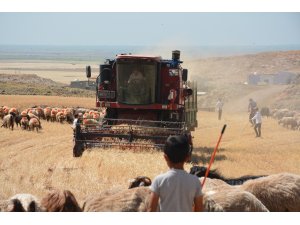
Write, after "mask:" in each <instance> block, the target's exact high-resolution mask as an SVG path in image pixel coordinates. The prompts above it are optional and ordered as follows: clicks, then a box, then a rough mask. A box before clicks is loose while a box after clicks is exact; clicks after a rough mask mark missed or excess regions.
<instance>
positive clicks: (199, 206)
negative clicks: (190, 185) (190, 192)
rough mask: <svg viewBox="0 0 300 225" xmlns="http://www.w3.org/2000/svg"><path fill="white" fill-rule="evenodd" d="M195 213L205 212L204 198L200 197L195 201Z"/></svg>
mask: <svg viewBox="0 0 300 225" xmlns="http://www.w3.org/2000/svg"><path fill="white" fill-rule="evenodd" d="M194 211H195V212H203V196H202V195H200V196H198V197H196V198H195V199H194Z"/></svg>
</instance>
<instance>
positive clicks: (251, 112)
mask: <svg viewBox="0 0 300 225" xmlns="http://www.w3.org/2000/svg"><path fill="white" fill-rule="evenodd" d="M256 107H257V104H256V102H255V101H254V100H253V99H252V98H250V99H249V105H248V112H249V122H250V123H251V124H252V125H254V123H253V121H252V118H253V116H254V115H255V112H256V111H255V109H256Z"/></svg>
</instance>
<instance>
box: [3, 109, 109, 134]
mask: <svg viewBox="0 0 300 225" xmlns="http://www.w3.org/2000/svg"><path fill="white" fill-rule="evenodd" d="M76 114H77V115H78V116H79V117H81V119H82V122H83V124H85V125H87V124H98V123H99V121H100V120H101V119H102V118H103V117H104V114H105V113H104V112H103V111H96V110H91V109H83V108H58V107H53V108H52V107H48V106H47V107H41V106H37V107H31V108H27V109H24V110H22V111H20V110H18V109H16V108H14V107H12V108H10V107H8V106H0V118H1V119H2V126H1V127H5V128H10V129H11V130H13V129H14V124H16V126H17V127H18V126H20V127H21V128H22V129H23V130H34V129H36V131H38V130H39V129H42V126H41V119H44V120H47V121H48V122H49V121H51V122H60V123H64V122H67V123H72V122H73V120H74V116H75V115H76Z"/></svg>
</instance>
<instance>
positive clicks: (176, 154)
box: [149, 135, 203, 212]
mask: <svg viewBox="0 0 300 225" xmlns="http://www.w3.org/2000/svg"><path fill="white" fill-rule="evenodd" d="M189 156H190V146H189V143H188V139H187V137H186V136H184V135H179V136H170V137H168V139H167V141H166V144H165V148H164V158H165V160H166V162H167V165H168V167H169V168H170V170H169V171H168V172H166V173H164V174H161V175H159V176H157V177H156V178H155V179H154V180H153V183H152V185H151V187H150V190H151V191H152V193H151V199H150V209H149V211H152V212H155V211H157V206H159V211H161V212H191V211H193V209H194V211H196V212H201V211H202V210H203V195H202V190H201V185H200V181H199V179H198V177H197V176H195V175H191V174H189V173H187V172H186V171H185V170H184V168H183V165H184V163H185V162H186V161H187V160H188V159H189Z"/></svg>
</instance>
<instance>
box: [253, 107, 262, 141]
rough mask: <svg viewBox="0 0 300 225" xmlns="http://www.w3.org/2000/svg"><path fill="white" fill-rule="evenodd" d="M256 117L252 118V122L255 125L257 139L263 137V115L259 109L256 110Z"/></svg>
mask: <svg viewBox="0 0 300 225" xmlns="http://www.w3.org/2000/svg"><path fill="white" fill-rule="evenodd" d="M254 111H255V115H254V116H253V117H252V119H251V120H252V122H253V124H254V131H255V134H256V137H260V136H261V124H262V119H261V114H260V112H259V110H258V108H257V107H256V108H254Z"/></svg>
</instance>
